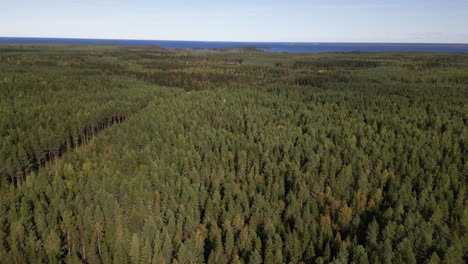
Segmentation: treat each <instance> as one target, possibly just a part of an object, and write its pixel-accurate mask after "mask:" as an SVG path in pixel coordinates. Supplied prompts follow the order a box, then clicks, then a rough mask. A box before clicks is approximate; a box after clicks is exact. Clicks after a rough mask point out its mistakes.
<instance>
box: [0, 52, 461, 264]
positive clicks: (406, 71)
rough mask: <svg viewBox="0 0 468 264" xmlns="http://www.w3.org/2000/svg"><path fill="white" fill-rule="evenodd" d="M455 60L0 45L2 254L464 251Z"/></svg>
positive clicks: (263, 259)
mask: <svg viewBox="0 0 468 264" xmlns="http://www.w3.org/2000/svg"><path fill="white" fill-rule="evenodd" d="M467 146H468V55H467V54H442V53H402V52H400V53H390V52H387V53H361V52H352V53H321V54H283V53H269V52H260V51H257V50H256V49H245V50H243V49H236V50H216V51H212V52H204V51H202V52H197V51H190V50H177V51H174V50H165V49H162V48H158V47H122V46H111V45H109V46H105V45H102V46H85V45H1V46H0V263H134V264H136V263H158V264H159V263H167V264H171V263H172V264H176V263H180V264H183V263H246V264H259V263H382V264H386V263H388V264H390V263H466V262H468V194H467V191H468V188H467V184H468V160H467V158H468V149H467Z"/></svg>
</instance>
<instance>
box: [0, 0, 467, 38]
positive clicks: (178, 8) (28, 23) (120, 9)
mask: <svg viewBox="0 0 468 264" xmlns="http://www.w3.org/2000/svg"><path fill="white" fill-rule="evenodd" d="M0 7H1V8H0V37H51V38H54V37H56V38H99V39H148V40H201V41H264V42H418V43H468V0H440V1H439V0H404V1H403V0H387V1H377V0H347V1H345V0H287V1H286V0H282V1H276V0H234V1H232V0H231V1H224V0H197V1H185V0H165V1H160V0H131V1H130V0H80V1H76V0H61V1H60V0H41V1H38V0H0Z"/></svg>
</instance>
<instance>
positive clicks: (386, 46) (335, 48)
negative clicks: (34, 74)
mask: <svg viewBox="0 0 468 264" xmlns="http://www.w3.org/2000/svg"><path fill="white" fill-rule="evenodd" d="M0 44H10V45H12V44H50V45H55V44H71V45H118V46H158V47H161V48H165V49H172V50H193V51H212V52H236V51H237V52H245V51H251V52H257V51H258V52H262V51H266V52H286V53H323V52H333V53H334V52H339V53H342V52H440V53H468V44H463V43H447V44H444V43H364V42H361V43H359V42H349V43H347V42H310V43H307V42H222V41H170V40H118V39H71V38H12V37H0Z"/></svg>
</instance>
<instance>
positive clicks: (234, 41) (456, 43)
mask: <svg viewBox="0 0 468 264" xmlns="http://www.w3.org/2000/svg"><path fill="white" fill-rule="evenodd" d="M0 38H23V39H25V38H26V39H27V38H31V39H82V40H114V41H116V40H140V41H182V42H232V43H307V44H311V43H319V44H320V43H324V44H426V45H430V44H432V45H434V44H444V45H447V44H448V45H468V42H467V43H462V42H397V41H389V42H383V41H252V40H250V41H242V40H177V39H134V38H122V39H119V38H91V37H86V38H72V37H11V36H0Z"/></svg>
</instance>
